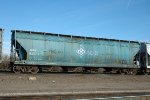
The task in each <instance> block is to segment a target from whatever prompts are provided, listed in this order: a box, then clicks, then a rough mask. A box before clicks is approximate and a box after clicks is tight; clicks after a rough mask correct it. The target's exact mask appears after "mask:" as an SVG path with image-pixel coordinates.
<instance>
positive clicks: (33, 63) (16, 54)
mask: <svg viewBox="0 0 150 100" xmlns="http://www.w3.org/2000/svg"><path fill="white" fill-rule="evenodd" d="M11 44H12V45H11V62H12V63H13V70H14V72H16V73H20V72H32V73H37V72H38V71H39V69H43V68H51V67H58V66H59V67H61V68H62V69H64V70H65V69H68V68H77V67H80V68H83V69H84V70H88V69H98V68H104V69H105V70H110V68H111V70H112V69H117V71H122V69H137V68H140V66H139V65H138V64H137V63H135V61H136V57H137V56H138V55H139V51H140V43H139V42H137V41H126V40H116V39H105V38H95V37H82V36H72V35H63V34H53V33H45V32H33V31H22V30H12V36H11ZM118 69H119V70H118ZM120 69H121V70H120Z"/></svg>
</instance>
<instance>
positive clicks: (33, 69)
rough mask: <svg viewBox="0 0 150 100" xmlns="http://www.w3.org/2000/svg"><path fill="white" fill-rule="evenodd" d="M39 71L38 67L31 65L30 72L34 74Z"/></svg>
mask: <svg viewBox="0 0 150 100" xmlns="http://www.w3.org/2000/svg"><path fill="white" fill-rule="evenodd" d="M38 72H39V68H38V67H31V73H32V74H36V73H38Z"/></svg>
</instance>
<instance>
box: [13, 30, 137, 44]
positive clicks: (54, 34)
mask: <svg viewBox="0 0 150 100" xmlns="http://www.w3.org/2000/svg"><path fill="white" fill-rule="evenodd" d="M11 32H19V33H32V34H45V35H53V36H63V37H70V38H82V39H93V40H108V41H121V42H132V43H139V41H129V40H119V39H108V38H97V37H85V36H75V35H66V34H56V33H47V32H36V31H25V30H11Z"/></svg>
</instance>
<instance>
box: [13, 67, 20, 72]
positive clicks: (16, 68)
mask: <svg viewBox="0 0 150 100" xmlns="http://www.w3.org/2000/svg"><path fill="white" fill-rule="evenodd" d="M13 72H14V73H16V74H20V73H21V67H19V66H14V67H13Z"/></svg>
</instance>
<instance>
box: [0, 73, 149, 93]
mask: <svg viewBox="0 0 150 100" xmlns="http://www.w3.org/2000/svg"><path fill="white" fill-rule="evenodd" d="M115 90H150V75H118V74H80V73H79V74H73V73H68V74H65V73H39V74H36V75H32V74H14V73H0V93H3V94H4V93H27V92H30V93H31V92H32V93H34V92H35V93H36V92H38V93H40V92H49V93H52V92H76V91H77V92H84V91H115Z"/></svg>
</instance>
